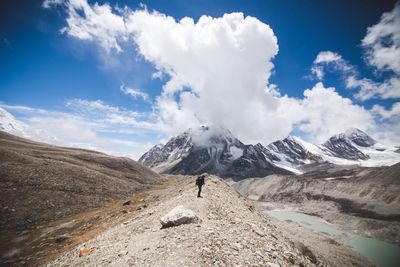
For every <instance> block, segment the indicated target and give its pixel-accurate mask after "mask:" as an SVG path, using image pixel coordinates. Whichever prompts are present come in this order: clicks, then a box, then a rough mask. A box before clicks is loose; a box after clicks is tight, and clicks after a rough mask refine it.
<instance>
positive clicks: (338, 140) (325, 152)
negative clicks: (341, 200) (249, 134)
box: [266, 128, 400, 173]
mask: <svg viewBox="0 0 400 267" xmlns="http://www.w3.org/2000/svg"><path fill="white" fill-rule="evenodd" d="M266 148H267V149H268V150H269V151H270V152H271V153H273V154H274V156H276V158H277V159H272V162H273V163H274V164H275V165H277V166H279V167H282V168H285V169H288V170H291V171H293V172H296V173H301V172H302V170H303V169H304V168H303V167H304V166H309V165H311V164H314V165H317V164H324V163H332V164H336V165H358V166H365V167H377V166H390V165H393V164H395V163H397V162H400V153H397V152H396V150H397V148H395V147H390V146H386V145H383V144H380V143H378V142H376V141H375V140H374V139H372V138H371V137H370V136H368V135H367V134H366V133H364V132H363V131H361V130H359V129H354V128H351V129H348V130H347V131H346V132H344V133H340V134H337V135H334V136H332V137H331V138H329V139H328V140H327V141H326V142H324V143H323V144H321V145H316V144H311V143H308V142H306V141H304V140H302V139H300V138H298V137H294V136H290V137H288V138H285V139H283V140H280V141H276V142H273V143H271V144H269V145H268V146H267V147H266Z"/></svg>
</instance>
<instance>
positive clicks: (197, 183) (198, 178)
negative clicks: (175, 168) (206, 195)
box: [196, 175, 204, 185]
mask: <svg viewBox="0 0 400 267" xmlns="http://www.w3.org/2000/svg"><path fill="white" fill-rule="evenodd" d="M203 184H204V178H203V176H201V175H200V176H198V177H197V178H196V185H203Z"/></svg>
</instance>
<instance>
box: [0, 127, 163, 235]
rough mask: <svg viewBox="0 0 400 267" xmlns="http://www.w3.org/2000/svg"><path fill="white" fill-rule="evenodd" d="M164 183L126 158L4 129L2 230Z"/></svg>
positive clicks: (0, 146)
mask: <svg viewBox="0 0 400 267" xmlns="http://www.w3.org/2000/svg"><path fill="white" fill-rule="evenodd" d="M161 181H162V178H161V177H160V176H159V175H158V174H156V173H154V172H152V171H151V170H149V169H148V168H146V167H144V166H142V165H140V164H138V163H136V162H135V161H133V160H131V159H128V158H118V157H112V156H109V155H106V154H103V153H99V152H95V151H90V150H83V149H75V148H66V147H57V146H51V145H47V144H43V143H37V142H33V141H29V140H26V139H23V138H19V137H16V136H13V135H10V134H7V133H5V132H2V131H0V231H8V232H9V231H13V230H24V229H29V228H32V227H34V226H36V225H40V224H43V223H46V222H49V221H54V220H57V219H61V218H63V217H65V216H70V215H73V214H77V213H79V212H82V211H87V210H90V209H93V208H96V207H100V206H102V205H104V204H105V203H107V202H110V201H113V200H116V199H121V198H124V197H127V196H130V195H132V194H133V193H135V192H139V191H142V190H144V189H146V188H148V187H149V186H151V185H155V184H159V183H161Z"/></svg>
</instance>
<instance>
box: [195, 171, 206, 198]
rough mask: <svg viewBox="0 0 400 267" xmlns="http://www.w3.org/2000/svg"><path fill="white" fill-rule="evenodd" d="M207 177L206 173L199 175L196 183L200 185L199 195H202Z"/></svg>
mask: <svg viewBox="0 0 400 267" xmlns="http://www.w3.org/2000/svg"><path fill="white" fill-rule="evenodd" d="M205 177H206V175H205V174H202V175H199V176H197V179H196V185H197V186H198V187H199V191H198V192H197V197H202V196H201V195H200V194H201V187H202V186H203V185H204V178H205Z"/></svg>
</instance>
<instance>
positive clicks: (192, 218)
mask: <svg viewBox="0 0 400 267" xmlns="http://www.w3.org/2000/svg"><path fill="white" fill-rule="evenodd" d="M199 220H200V219H199V217H198V216H197V214H196V213H195V212H194V211H192V210H189V209H187V208H185V207H184V206H182V205H179V206H176V207H175V208H173V209H172V210H171V211H170V212H168V213H167V214H166V215H164V216H163V217H162V218H161V220H160V222H161V225H162V228H167V227H172V226H178V225H181V224H185V223H192V222H197V221H199Z"/></svg>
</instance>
